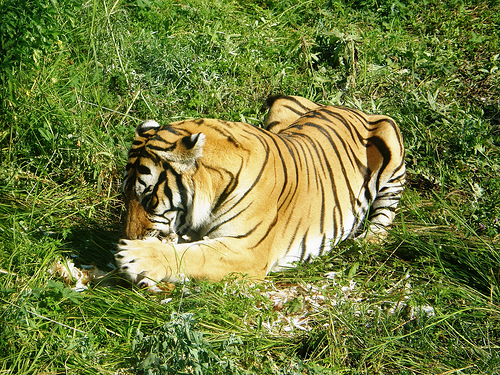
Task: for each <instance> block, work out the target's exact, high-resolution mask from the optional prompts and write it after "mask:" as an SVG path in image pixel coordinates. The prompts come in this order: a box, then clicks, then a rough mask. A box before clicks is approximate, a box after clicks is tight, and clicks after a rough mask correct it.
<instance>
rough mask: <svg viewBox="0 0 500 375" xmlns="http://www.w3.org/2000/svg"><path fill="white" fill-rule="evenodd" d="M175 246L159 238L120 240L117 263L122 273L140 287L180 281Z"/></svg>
mask: <svg viewBox="0 0 500 375" xmlns="http://www.w3.org/2000/svg"><path fill="white" fill-rule="evenodd" d="M172 255H175V249H174V248H173V244H164V243H162V242H161V241H160V240H158V239H157V238H147V239H144V240H120V242H119V243H118V253H117V254H116V255H115V259H116V263H117V264H118V268H119V270H120V272H121V273H123V274H124V275H125V276H126V277H127V278H128V279H129V280H130V281H132V282H133V283H135V284H137V285H138V286H140V287H148V288H151V287H153V288H154V286H155V285H156V284H157V283H159V282H161V281H170V282H177V281H179V278H178V275H177V274H176V273H177V269H178V265H177V264H176V258H175V256H172Z"/></svg>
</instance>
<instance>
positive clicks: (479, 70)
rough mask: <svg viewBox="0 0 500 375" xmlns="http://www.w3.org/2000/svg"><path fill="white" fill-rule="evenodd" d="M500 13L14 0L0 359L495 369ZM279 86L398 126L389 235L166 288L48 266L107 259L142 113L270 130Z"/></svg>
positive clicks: (6, 15)
mask: <svg viewBox="0 0 500 375" xmlns="http://www.w3.org/2000/svg"><path fill="white" fill-rule="evenodd" d="M499 25H500V5H499V4H498V2H496V1H487V0H483V1H473V0H446V1H436V0H424V1H405V2H402V1H389V0H380V1H375V0H366V1H364V0H356V1H351V2H347V1H341V0H319V1H295V0H281V1H277V0H255V1H243V0H216V1H206V0H188V1H182V2H178V1H174V0H113V1H110V0H91V1H86V2H75V1H73V0H58V1H45V0H30V1H20V0H0V63H1V65H0V84H1V86H2V87H1V88H0V95H1V97H0V119H1V120H0V150H1V151H0V174H1V176H2V178H1V179H0V373H2V374H49V373H50V374H63V373H68V374H69V373H71V374H96V373H103V374H129V373H130V374H135V373H137V374H141V373H144V374H171V373H183V374H217V373H228V374H359V373H363V374H396V373H397V374H458V373H461V374H479V373H480V374H498V373H499V372H500V370H499V369H500V307H499V305H500V290H499V286H500V246H499V239H500V237H499V234H500V222H499V219H500V178H499V175H500V170H499V169H500V122H499V119H500V109H499V106H500V102H499V98H500V70H499V67H500V54H499V53H500V39H499V38H498V35H500V27H499ZM278 93H281V94H293V95H302V96H305V97H307V98H309V99H311V100H314V101H317V102H320V103H325V104H334V105H346V106H349V107H353V108H358V109H361V110H364V111H366V112H370V113H381V114H387V115H389V116H391V117H393V118H394V119H396V121H397V122H398V123H399V125H400V127H401V130H402V132H403V136H404V142H405V147H406V150H407V151H406V160H407V168H408V180H409V182H408V186H407V189H406V190H405V193H404V196H403V201H402V204H401V208H400V210H399V213H398V216H397V219H396V222H395V224H394V228H393V229H392V230H391V233H390V235H389V237H388V239H387V241H386V242H385V243H383V244H380V245H377V244H365V243H357V242H346V243H344V244H341V245H340V246H338V247H337V248H336V249H334V250H333V251H332V252H331V253H330V254H328V255H326V256H324V257H322V258H320V259H318V260H316V261H314V262H313V263H311V264H305V265H299V266H298V267H297V268H296V269H293V270H289V271H285V272H281V273H277V274H274V275H271V276H270V277H269V280H268V281H267V282H266V283H262V284H253V283H251V282H249V281H248V280H245V279H243V280H237V279H234V278H231V277H229V278H228V279H227V280H225V281H224V282H221V283H207V282H191V283H187V284H186V285H184V286H177V287H176V288H175V289H174V290H173V291H172V293H171V294H169V295H152V294H149V293H147V292H145V291H143V290H137V289H132V290H130V289H120V288H118V289H107V288H93V289H89V290H86V291H83V292H79V293H78V292H76V291H74V290H73V289H71V288H72V287H73V286H74V285H65V284H63V283H62V280H60V279H59V278H57V277H56V276H53V275H51V274H50V273H49V272H48V270H49V268H50V266H51V264H53V262H54V261H55V260H56V259H58V258H61V257H69V258H71V259H73V260H74V261H75V262H76V263H77V264H79V263H82V264H91V263H95V264H96V265H98V266H99V267H100V268H102V269H107V270H109V269H110V263H112V262H113V256H112V251H113V250H114V248H115V244H116V241H117V240H118V239H119V238H120V231H121V229H120V227H121V226H120V216H121V212H122V203H121V202H122V201H121V193H120V179H121V175H122V173H123V170H124V165H125V163H126V152H127V149H128V147H129V145H130V144H131V141H132V138H133V133H134V128H135V126H137V125H138V124H139V123H140V121H142V120H145V119H155V120H156V121H158V122H160V123H166V122H169V121H173V120H177V119H185V118H194V117H215V118H222V119H226V120H236V121H240V120H241V121H245V122H249V123H252V124H254V125H255V126H260V125H261V121H262V117H263V113H261V111H260V108H261V107H262V103H263V101H264V99H265V98H266V97H267V96H268V95H269V94H278Z"/></svg>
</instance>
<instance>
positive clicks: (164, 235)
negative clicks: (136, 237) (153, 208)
mask: <svg viewBox="0 0 500 375" xmlns="http://www.w3.org/2000/svg"><path fill="white" fill-rule="evenodd" d="M152 237H154V238H158V239H159V240H160V241H161V242H164V243H173V244H177V243H186V242H191V240H192V239H191V237H190V236H188V235H186V234H184V235H182V236H179V235H178V234H177V233H175V232H163V231H161V230H159V229H154V230H151V231H149V232H148V233H146V235H145V236H144V237H143V238H142V239H147V238H152Z"/></svg>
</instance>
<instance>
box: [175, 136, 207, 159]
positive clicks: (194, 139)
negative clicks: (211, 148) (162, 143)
mask: <svg viewBox="0 0 500 375" xmlns="http://www.w3.org/2000/svg"><path fill="white" fill-rule="evenodd" d="M180 144H181V145H182V147H183V148H184V150H183V151H184V152H183V153H185V156H187V157H188V158H189V159H199V158H201V157H202V156H203V146H204V145H205V134H203V133H197V134H191V135H188V136H186V137H184V138H182V139H181V142H180Z"/></svg>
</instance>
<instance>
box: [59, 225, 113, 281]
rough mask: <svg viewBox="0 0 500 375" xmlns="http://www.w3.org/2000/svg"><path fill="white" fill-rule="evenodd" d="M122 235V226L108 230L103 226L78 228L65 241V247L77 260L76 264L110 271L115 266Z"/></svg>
mask: <svg viewBox="0 0 500 375" xmlns="http://www.w3.org/2000/svg"><path fill="white" fill-rule="evenodd" d="M121 234H122V229H121V226H120V225H119V224H118V223H117V224H116V225H114V226H112V227H108V228H103V227H102V225H101V226H99V227H98V226H97V225H96V226H85V227H76V228H73V229H72V230H71V233H70V234H69V235H68V236H67V237H66V239H65V245H66V246H67V247H68V250H69V251H71V256H72V257H75V258H76V263H80V264H93V265H95V266H97V267H98V268H99V269H101V270H105V271H109V270H111V269H112V268H113V267H112V265H114V264H115V260H114V255H113V253H114V251H116V244H117V242H118V240H119V239H120V237H121Z"/></svg>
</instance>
